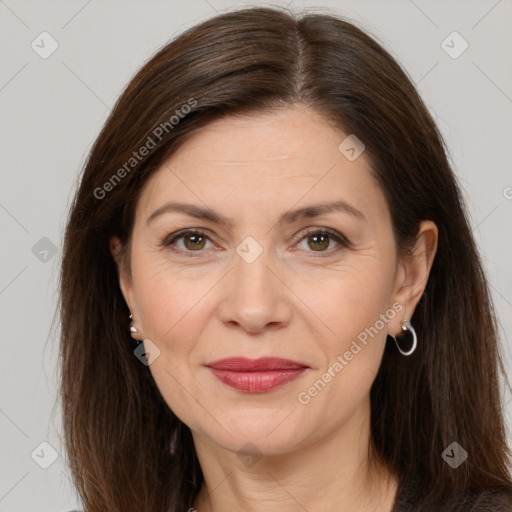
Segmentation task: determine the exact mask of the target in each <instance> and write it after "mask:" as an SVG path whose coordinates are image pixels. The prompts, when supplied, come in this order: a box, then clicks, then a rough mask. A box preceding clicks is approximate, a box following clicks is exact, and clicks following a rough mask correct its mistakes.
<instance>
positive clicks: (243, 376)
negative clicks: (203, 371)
mask: <svg viewBox="0 0 512 512" xmlns="http://www.w3.org/2000/svg"><path fill="white" fill-rule="evenodd" d="M206 366H207V368H209V369H210V370H211V372H212V373H213V375H215V377H217V378H218V379H219V380H220V381H221V382H223V383H224V384H226V385H228V386H230V387H232V388H235V389H237V390H239V391H244V392H249V393H262V392H265V391H270V390H272V389H275V388H277V387H279V386H282V385H284V384H286V383H288V382H291V381H293V380H295V379H297V378H298V377H300V376H301V375H302V373H304V372H305V371H306V370H307V369H308V368H309V367H308V366H307V365H305V364H303V363H299V362H297V361H292V360H290V359H281V358H276V357H264V358H261V359H247V358H245V357H233V358H228V359H220V360H218V361H214V362H213V363H208V364H207V365H206Z"/></svg>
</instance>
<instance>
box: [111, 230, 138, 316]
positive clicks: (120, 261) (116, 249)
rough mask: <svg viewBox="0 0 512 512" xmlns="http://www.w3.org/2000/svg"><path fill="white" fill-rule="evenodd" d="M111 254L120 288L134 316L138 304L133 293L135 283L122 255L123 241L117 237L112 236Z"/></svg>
mask: <svg viewBox="0 0 512 512" xmlns="http://www.w3.org/2000/svg"><path fill="white" fill-rule="evenodd" d="M109 247H110V254H112V257H113V258H114V261H115V264H116V267H117V275H118V279H119V287H120V288H121V293H122V294H123V297H124V300H125V302H126V304H127V305H128V308H129V310H130V311H131V312H132V314H134V315H135V314H136V313H137V312H136V311H135V309H136V302H135V294H134V291H133V282H132V277H131V273H130V270H129V269H128V268H127V265H126V261H125V259H124V258H123V254H122V244H121V240H120V239H119V237H117V236H111V237H110V242H109Z"/></svg>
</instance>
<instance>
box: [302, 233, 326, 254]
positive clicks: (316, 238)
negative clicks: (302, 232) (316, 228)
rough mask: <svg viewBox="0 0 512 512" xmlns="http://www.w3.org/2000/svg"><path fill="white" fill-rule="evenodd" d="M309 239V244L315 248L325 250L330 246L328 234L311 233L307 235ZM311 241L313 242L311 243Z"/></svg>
mask: <svg viewBox="0 0 512 512" xmlns="http://www.w3.org/2000/svg"><path fill="white" fill-rule="evenodd" d="M307 240H308V246H309V247H311V249H313V250H315V251H316V250H317V249H319V250H324V249H327V248H328V247H329V242H330V240H329V236H328V235H321V234H318V235H311V236H308V237H307ZM309 242H311V243H309Z"/></svg>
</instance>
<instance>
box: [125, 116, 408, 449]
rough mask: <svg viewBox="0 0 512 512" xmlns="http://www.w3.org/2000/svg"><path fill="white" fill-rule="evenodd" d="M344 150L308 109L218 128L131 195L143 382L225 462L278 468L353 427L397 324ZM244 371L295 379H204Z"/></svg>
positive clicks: (362, 196) (386, 237) (358, 180)
mask: <svg viewBox="0 0 512 512" xmlns="http://www.w3.org/2000/svg"><path fill="white" fill-rule="evenodd" d="M346 137H347V134H346V133H343V132H341V131H340V130H338V129H335V128H334V127H333V126H331V125H330V124H329V123H327V121H326V120H324V119H323V118H322V117H320V116H319V115H318V114H316V113H314V112H313V111H311V110H308V109H307V108H305V107H293V108H289V109H287V110H282V111H278V112H276V111H274V112H272V113H267V114H261V115H259V116H257V117H226V118H225V119H222V120H219V121H216V122H214V123H212V124H210V125H208V126H207V127H205V128H203V129H202V130H201V131H200V132H199V133H198V134H196V135H194V136H193V137H192V138H190V139H189V140H188V141H187V142H186V143H185V144H184V145H183V146H181V147H180V149H179V150H178V151H177V152H176V153H175V154H173V155H172V156H171V158H169V160H168V161H167V162H165V164H164V165H162V167H161V168H160V169H159V170H158V171H157V172H156V173H155V174H154V175H153V176H152V177H151V178H150V179H149V180H148V182H147V183H146V185H145V187H144V189H143V190H142V192H141V195H140V199H139V201H138V203H137V207H136V216H135V224H134V228H133V238H132V243H131V249H130V250H131V254H130V257H131V267H130V270H131V272H126V271H122V272H121V280H120V284H121V288H122V291H123V294H124V297H125V299H126V301H127V303H128V305H129V307H130V310H131V312H132V314H133V317H134V325H135V326H136V327H137V328H138V329H139V332H140V333H141V336H139V337H144V338H145V339H149V340H151V342H152V343H153V344H154V345H156V346H157V347H158V349H159V350H160V355H159V356H158V357H157V358H156V359H155V360H154V361H153V362H152V363H151V364H150V366H149V368H150V371H151V373H152V375H153V377H154V379H155V381H156V384H157V385H158V388H159V389H160V391H161V393H162V395H163V397H164V399H165V400H166V402H167V404H168V405H169V407H170V408H171V409H172V410H173V411H174V412H175V414H176V415H177V416H178V417H179V418H180V419H181V420H182V421H183V422H184V423H185V424H187V425H188V426H189V427H190V428H191V430H192V432H193V433H194V434H195V435H200V436H202V437H203V438H205V439H209V440H211V441H213V442H214V443H216V444H217V445H219V446H221V447H223V448H225V449H227V450H231V451H233V452H237V451H238V450H240V448H241V447H242V446H244V445H245V444H246V443H253V444H254V445H255V446H256V447H257V448H258V450H259V451H260V452H261V453H265V454H269V455H270V454H282V453H286V452H289V451H292V450H295V449H299V448H301V447H304V446H306V445H308V444H309V443H314V442H315V440H318V439H319V438H321V437H325V436H328V435H329V434H330V433H332V432H334V431H337V430H338V429H340V428H343V426H344V425H345V424H348V423H349V422H350V421H353V419H354V418H356V417H362V416H363V415H364V414H366V413H367V412H368V404H369V391H370V387H371V385H372V382H373V380H374V378H375V375H376V373H377V371H378V368H379V365H380V362H381V359H382V355H383V350H384V346H385V340H386V334H387V333H388V332H390V333H393V334H396V333H398V332H399V323H400V321H401V320H402V318H404V317H406V315H405V311H402V312H399V311H400V309H402V308H403V303H402V302H400V295H399V290H400V288H401V286H402V284H403V281H404V275H405V274H404V273H403V271H402V267H401V266H400V264H399V261H398V259H397V253H396V248H395V242H394V238H393V233H392V226H391V220H390V215H389V210H388V206H387V204H386V201H385V198H384V195H383V193H382V191H381V189H380V188H379V186H378V185H377V182H376V181H375V179H374V178H373V177H372V175H371V174H370V170H369V163H368V160H367V158H366V156H365V153H364V152H363V153H362V154H361V155H360V156H359V157H358V158H356V159H355V160H353V159H348V158H347V157H346V155H347V154H348V155H350V156H352V154H351V152H350V151H349V153H346V152H345V153H343V152H342V151H340V149H339V148H338V146H339V145H340V143H341V142H342V141H343V140H344V139H345V138H346ZM334 202H336V203H338V204H339V205H341V206H339V207H338V208H336V209H331V210H329V209H325V211H323V212H322V211H315V209H313V208H311V209H310V210H308V209H307V208H306V209H305V207H316V206H318V205H320V204H325V203H334ZM171 203H181V204H186V205H190V207H189V210H188V213H187V212H186V211H179V210H178V209H175V208H173V207H172V205H171ZM192 206H193V207H194V208H193V209H192ZM204 209H205V210H208V211H209V212H214V215H209V216H202V217H201V216H200V213H199V212H200V210H204ZM298 210H302V214H299V213H297V214H296V215H294V214H290V212H298ZM308 212H309V215H308ZM315 213H316V215H313V214H315ZM285 214H287V215H285ZM219 219H221V221H219ZM188 230H190V231H191V232H187V231H188ZM397 301H398V302H397ZM409 313H410V312H409ZM408 318H410V316H408ZM136 337H138V336H136ZM145 343H146V344H148V343H149V342H147V341H145ZM239 357H243V358H248V359H251V360H254V359H259V358H282V359H286V360H291V361H294V362H295V363H298V365H299V366H301V369H297V368H295V369H293V368H292V369H290V368H288V369H287V370H285V369H284V366H283V362H282V361H281V362H279V361H278V362H274V363H275V366H274V368H278V369H280V370H281V371H276V370H273V371H271V369H269V368H266V371H262V372H260V376H255V372H247V371H246V372H241V371H238V372H237V371H228V370H224V371H222V370H216V371H215V370H213V369H212V368H211V367H209V366H207V365H209V364H211V363H214V362H216V361H219V360H222V359H225V358H239ZM141 364H142V363H141ZM233 364H234V365H235V366H234V367H233V368H232V370H233V369H234V370H241V369H243V368H240V367H239V366H238V367H237V366H236V365H237V363H236V361H235V363H233ZM245 370H247V368H245ZM280 379H281V380H280ZM262 434H264V435H262Z"/></svg>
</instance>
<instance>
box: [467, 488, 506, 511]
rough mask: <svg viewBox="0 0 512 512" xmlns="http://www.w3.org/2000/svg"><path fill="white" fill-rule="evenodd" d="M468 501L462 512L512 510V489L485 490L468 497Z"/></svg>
mask: <svg viewBox="0 0 512 512" xmlns="http://www.w3.org/2000/svg"><path fill="white" fill-rule="evenodd" d="M466 503H467V505H466V506H465V507H463V508H461V509H460V512H490V511H491V510H492V511H493V512H512V489H508V490H503V491H491V490H489V491H484V492H482V493H480V494H478V495H476V496H472V497H470V498H469V499H466Z"/></svg>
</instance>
